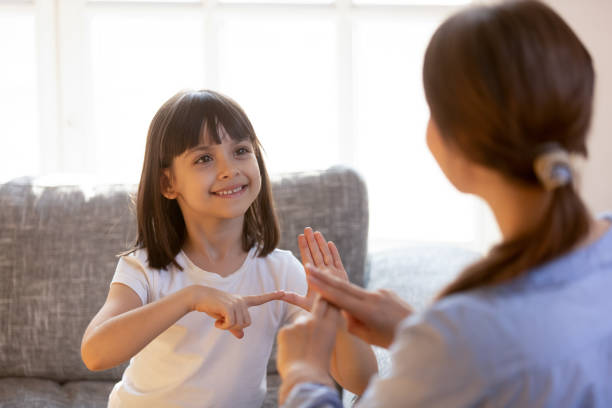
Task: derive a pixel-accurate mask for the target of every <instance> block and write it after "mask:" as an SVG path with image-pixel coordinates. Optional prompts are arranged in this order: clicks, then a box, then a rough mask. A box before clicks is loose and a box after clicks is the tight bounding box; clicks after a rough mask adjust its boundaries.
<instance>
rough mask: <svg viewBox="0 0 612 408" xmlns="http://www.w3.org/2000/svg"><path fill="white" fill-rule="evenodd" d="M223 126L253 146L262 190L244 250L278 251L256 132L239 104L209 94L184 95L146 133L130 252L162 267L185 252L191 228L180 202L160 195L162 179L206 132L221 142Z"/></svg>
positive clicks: (250, 213) (249, 218)
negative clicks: (142, 251)
mask: <svg viewBox="0 0 612 408" xmlns="http://www.w3.org/2000/svg"><path fill="white" fill-rule="evenodd" d="M220 127H223V129H225V131H226V132H227V133H228V135H229V136H230V137H231V138H232V140H234V141H240V140H245V139H248V140H249V141H250V142H251V143H252V144H253V148H254V153H255V157H256V158H257V164H258V165H259V173H260V175H261V190H260V192H259V194H258V196H257V198H256V199H255V201H253V203H252V204H251V206H250V207H249V209H248V210H247V212H246V214H245V217H244V224H243V227H242V248H243V249H244V250H245V251H248V250H250V249H251V248H252V247H253V246H255V245H257V247H258V248H257V255H258V256H260V257H264V256H266V255H268V254H269V253H270V252H272V251H273V250H274V248H276V245H277V244H278V240H279V238H280V229H279V226H278V219H277V217H276V212H275V209H274V201H273V198H272V189H271V185H270V178H269V176H268V172H267V170H266V166H265V163H264V160H263V156H262V147H261V144H260V142H259V139H257V136H256V135H255V130H254V129H253V126H252V125H251V122H250V121H249V119H248V117H247V116H246V114H245V113H244V111H243V110H242V108H240V106H239V105H238V104H237V103H236V102H234V101H233V100H232V99H230V98H228V97H227V96H224V95H221V94H219V93H217V92H213V91H210V90H200V91H181V92H179V93H177V94H176V95H174V96H173V97H172V98H170V99H169V100H168V101H166V103H164V104H163V105H162V107H161V108H159V110H158V111H157V113H156V114H155V116H154V117H153V120H152V121H151V125H150V127H149V132H148V135H147V143H146V148H145V157H144V163H143V166H142V174H141V176H140V184H139V187H138V194H137V197H136V217H137V220H138V235H137V238H136V243H135V244H134V246H133V247H132V249H131V250H129V251H127V252H125V253H123V254H121V255H124V254H127V253H130V252H132V251H134V250H136V249H138V248H146V249H147V253H148V258H149V259H148V261H149V266H150V267H151V268H156V269H163V268H166V267H167V266H168V265H169V264H170V263H173V264H175V265H176V266H177V267H179V268H180V265H178V264H177V263H176V261H175V260H174V258H175V257H176V254H177V253H178V252H179V251H180V249H181V248H182V246H183V244H184V242H185V238H186V235H187V230H186V227H185V221H184V219H183V214H182V213H181V209H180V207H179V205H178V203H177V202H176V200H169V199H167V198H165V197H164V196H163V195H162V191H161V185H160V180H161V176H162V172H163V170H164V169H166V168H169V167H170V166H171V165H172V161H173V160H174V158H175V157H177V156H179V155H180V154H182V153H183V152H185V151H186V150H187V149H191V148H193V147H195V146H197V145H198V144H199V142H200V140H201V137H202V134H203V133H204V130H205V131H206V132H207V134H209V135H211V137H212V139H213V141H214V142H215V143H221V137H220V135H219V128H220Z"/></svg>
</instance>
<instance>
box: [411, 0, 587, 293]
mask: <svg viewBox="0 0 612 408" xmlns="http://www.w3.org/2000/svg"><path fill="white" fill-rule="evenodd" d="M423 83H424V88H425V95H426V98H427V102H428V104H429V107H430V111H431V116H432V119H433V121H434V122H435V123H436V124H437V126H438V128H439V129H440V133H441V135H442V138H443V139H444V140H445V142H447V143H449V144H451V145H453V146H455V147H456V148H458V149H459V151H461V153H462V154H464V155H465V157H467V158H468V159H469V160H471V161H473V162H475V163H479V164H481V165H483V166H486V167H488V168H491V169H494V170H496V171H497V172H499V173H500V174H502V175H503V176H505V177H507V178H509V179H512V180H514V181H515V182H518V183H523V184H525V185H531V186H534V187H537V186H540V184H539V182H538V179H537V177H536V174H535V172H534V170H533V162H534V159H535V157H536V156H537V154H538V153H539V152H540V151H539V149H540V148H541V146H543V145H545V144H546V143H557V144H558V145H560V146H561V147H563V148H564V149H565V150H567V151H568V152H570V153H578V154H581V155H584V156H586V154H587V149H586V134H587V131H588V129H589V125H590V120H591V110H592V100H593V87H594V72H593V66H592V62H591V57H590V55H589V53H588V51H587V50H586V48H585V47H584V46H583V44H582V43H581V42H580V40H579V39H578V37H577V36H576V35H575V34H574V32H573V31H572V29H571V28H570V27H569V26H568V25H567V24H566V23H565V22H564V21H563V20H562V19H561V17H559V16H558V15H557V14H556V13H555V12H554V11H553V10H552V9H550V8H549V7H548V6H546V5H544V4H543V3H541V2H539V1H531V0H527V1H510V2H504V3H501V4H498V5H494V6H477V7H471V8H468V9H466V10H464V11H462V12H459V13H458V14H455V15H454V16H451V17H450V18H449V19H448V20H446V21H445V22H444V23H443V24H442V25H441V26H440V27H439V28H438V29H437V31H436V32H435V34H434V35H433V37H432V39H431V41H430V43H429V46H428V48H427V51H426V54H425V62H424V66H423ZM541 188H543V187H541ZM550 194H551V199H550V207H549V208H548V209H547V211H546V212H545V215H544V216H543V217H542V219H541V220H539V223H538V225H536V226H535V227H534V228H533V229H532V230H531V231H528V232H526V233H524V234H523V235H521V236H519V237H516V238H513V239H510V240H506V241H504V242H502V243H501V244H499V245H497V246H495V247H493V248H492V249H491V251H490V253H489V254H488V255H487V256H486V257H485V258H484V259H482V260H481V261H479V262H477V263H475V264H473V265H471V266H469V267H468V268H467V269H466V270H464V271H463V273H462V274H461V275H460V276H459V277H458V278H457V279H456V280H455V281H454V282H453V283H451V284H450V285H449V286H448V287H447V288H445V289H444V290H443V291H442V293H441V294H440V295H439V297H444V296H447V295H450V294H453V293H457V292H460V291H465V290H469V289H473V288H477V287H481V286H486V285H492V284H498V283H501V282H505V281H508V280H510V279H512V278H515V277H517V276H519V275H521V274H524V273H526V272H527V271H528V270H530V269H532V268H534V267H536V266H538V265H541V264H543V263H545V262H546V261H549V260H552V259H553V258H556V257H558V256H560V255H562V254H564V253H566V252H568V251H569V250H570V249H571V248H572V247H574V246H575V245H576V244H577V243H578V242H579V241H580V240H581V239H582V238H584V237H585V236H586V235H587V233H588V231H589V220H590V216H589V214H588V212H587V210H586V208H585V206H584V204H583V202H582V201H581V199H580V197H579V196H578V194H577V192H576V191H575V189H574V186H572V185H571V184H570V185H566V186H563V187H560V188H557V189H555V190H553V191H552V192H551V193H550Z"/></svg>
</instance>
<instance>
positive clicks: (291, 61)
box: [0, 0, 497, 249]
mask: <svg viewBox="0 0 612 408" xmlns="http://www.w3.org/2000/svg"><path fill="white" fill-rule="evenodd" d="M467 2H468V1H467V0H429V1H427V0H419V1H417V0H354V2H353V3H351V2H350V0H203V1H199V0H183V1H172V0H164V1H154V0H130V1H122V0H90V1H86V0H72V1H66V2H64V1H59V2H48V1H44V0H32V1H25V0H24V1H13V2H11V3H8V4H4V3H0V35H1V37H0V51H1V52H2V55H3V57H4V58H3V59H4V60H6V61H7V63H6V64H4V63H3V64H2V65H0V74H2V75H1V76H0V105H1V106H0V107H1V108H2V111H3V112H4V113H9V114H7V115H5V116H6V118H7V120H5V121H3V122H4V123H2V124H0V127H1V132H2V135H3V136H2V139H1V141H0V151H1V152H2V153H1V154H2V162H1V163H0V178H2V179H3V180H5V179H10V178H13V177H17V176H21V175H25V174H32V175H41V174H47V173H57V172H61V173H66V172H69V173H88V174H92V175H95V176H97V177H99V178H101V179H103V180H105V181H113V182H133V183H135V182H137V181H138V178H139V175H140V169H141V166H142V158H143V152H144V143H145V138H146V132H147V128H148V125H149V123H150V120H151V119H152V117H153V115H154V113H155V111H156V110H157V109H158V108H159V106H161V104H162V103H163V102H164V101H165V100H166V99H167V98H169V97H170V96H171V95H172V94H174V93H175V92H176V91H178V90H179V89H184V88H210V89H215V90H218V91H220V92H222V93H225V94H227V95H229V96H231V97H232V98H234V99H235V100H236V101H237V102H238V103H239V104H240V105H241V106H242V107H243V108H244V109H245V111H246V113H247V114H248V115H249V117H250V119H251V120H252V122H253V125H254V127H255V130H256V132H257V134H258V136H259V138H260V139H261V140H262V143H263V145H264V148H265V151H266V153H267V156H268V157H267V162H268V167H269V170H270V172H271V173H282V172H289V171H300V170H307V169H321V168H326V167H328V166H331V165H334V164H346V165H350V166H353V167H354V168H356V169H357V170H358V171H359V172H360V173H361V174H362V175H363V177H364V179H365V180H366V182H367V184H368V189H369V198H370V208H371V217H370V218H371V224H370V238H371V246H372V247H373V248H384V247H389V246H395V245H399V244H402V243H405V242H406V241H447V242H450V243H455V244H460V245H463V246H467V247H472V248H476V249H483V248H486V246H487V245H488V244H489V243H490V242H491V241H492V240H494V239H495V238H496V237H497V233H496V231H495V230H494V228H493V227H492V225H493V223H492V221H491V216H490V214H488V213H487V212H486V211H485V209H484V205H483V204H481V203H479V202H477V201H476V200H475V199H474V198H472V197H468V196H463V195H461V194H459V193H457V192H456V191H455V190H454V189H453V188H452V186H450V184H449V183H448V182H447V181H446V179H445V178H444V176H443V175H442V173H441V172H440V171H439V170H438V168H437V166H436V165H435V162H434V161H433V158H432V157H431V156H430V154H429V152H428V150H427V148H426V146H425V126H426V123H427V118H428V111H427V106H426V104H425V100H424V96H423V90H422V84H421V66H422V58H423V53H424V50H425V47H426V45H427V42H428V41H429V38H430V36H431V34H432V33H433V31H434V30H435V28H436V27H437V25H438V24H439V23H440V22H441V21H442V20H443V19H444V18H445V17H446V16H448V15H449V14H450V13H452V12H454V11H455V10H457V9H458V8H459V7H460V6H461V5H463V4H465V3H467ZM449 203H452V205H449Z"/></svg>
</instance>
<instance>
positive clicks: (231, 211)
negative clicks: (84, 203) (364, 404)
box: [81, 91, 371, 408]
mask: <svg viewBox="0 0 612 408" xmlns="http://www.w3.org/2000/svg"><path fill="white" fill-rule="evenodd" d="M136 210H137V219H138V236H137V240H136V244H135V246H134V247H133V248H132V249H131V250H130V251H128V252H126V253H123V254H122V256H121V257H120V259H119V262H118V265H117V269H116V271H115V275H114V277H113V279H112V283H111V285H110V290H109V294H108V298H107V299H106V302H105V303H104V305H103V306H102V308H101V309H100V311H99V312H98V314H97V315H96V316H95V317H94V318H93V319H92V321H91V323H90V324H89V327H88V328H87V330H86V332H85V334H84V336H83V342H82V348H81V352H82V357H83V361H84V362H85V364H86V365H87V367H88V368H90V369H91V370H105V369H108V368H111V367H114V366H117V365H119V364H121V363H123V362H125V361H127V360H128V359H129V360H130V364H129V365H128V367H127V369H126V370H125V372H124V374H123V378H122V380H121V381H120V382H119V383H117V384H116V385H115V387H114V388H113V390H112V392H111V395H110V398H109V406H110V407H126V406H129V407H147V408H149V407H154V406H164V407H171V406H172V407H175V406H180V407H192V406H193V407H230V406H231V407H259V406H261V404H262V402H263V400H264V396H265V393H266V366H267V363H268V359H269V357H270V353H271V350H272V346H273V343H274V338H275V335H276V333H277V331H278V330H279V329H280V327H282V326H283V325H285V324H287V323H290V322H292V321H293V320H294V319H295V318H296V317H297V316H298V315H299V314H300V313H306V312H300V310H301V309H300V308H299V307H296V306H293V305H287V304H286V303H284V302H271V301H273V300H278V299H280V298H281V297H282V295H283V291H284V290H291V291H297V292H299V293H301V294H304V293H306V292H307V283H306V277H305V274H304V269H303V267H302V265H301V264H300V262H299V261H298V260H297V259H296V258H295V257H294V256H293V255H292V254H291V252H289V251H283V250H279V249H276V245H277V243H278V240H279V227H278V221H277V219H276V215H275V212H274V206H273V200H272V193H271V188H270V180H269V177H268V174H267V171H266V167H265V164H264V161H263V158H262V154H261V146H260V143H259V141H258V139H257V137H256V135H255V132H254V130H253V127H252V125H251V123H250V121H249V120H248V118H247V116H246V115H245V113H244V112H243V111H242V109H241V108H240V107H239V106H238V105H237V104H236V103H235V102H234V101H233V100H231V99H229V98H227V97H225V96H223V95H220V94H218V93H216V92H212V91H186V92H180V93H178V94H176V95H175V96H173V97H172V98H171V99H170V100H168V101H167V102H166V103H165V104H164V105H163V106H162V107H161V108H160V109H159V111H158V112H157V114H156V115H155V117H154V118H153V121H152V123H151V126H150V128H149V133H148V137H147V145H146V152H145V159H144V165H143V171H142V176H141V181H140V185H139V188H138V196H137V200H136ZM255 306H257V307H255ZM249 326H251V327H249ZM247 327H249V328H248V330H246V328H247ZM337 347H338V348H339V349H342V350H349V352H348V353H346V352H344V354H342V356H345V357H346V358H344V359H342V358H340V359H339V360H338V362H337V363H338V364H337V365H336V368H337V372H336V373H335V376H336V377H337V380H338V382H339V383H340V384H342V385H343V386H345V387H346V388H348V389H351V390H354V392H357V393H360V392H361V391H362V390H363V389H364V388H365V385H366V381H367V378H368V377H369V374H371V373H367V375H366V376H364V375H362V374H363V369H362V368H361V367H363V366H354V364H353V363H352V361H357V360H358V359H357V358H354V357H355V355H354V354H351V351H353V350H354V353H359V354H361V355H363V354H364V353H371V350H370V349H369V347H368V346H367V345H366V344H365V343H363V342H361V341H360V340H358V339H357V338H354V337H352V336H349V335H346V336H339V337H338V341H337ZM332 374H334V373H332ZM363 378H365V379H366V381H363V380H361V379H363Z"/></svg>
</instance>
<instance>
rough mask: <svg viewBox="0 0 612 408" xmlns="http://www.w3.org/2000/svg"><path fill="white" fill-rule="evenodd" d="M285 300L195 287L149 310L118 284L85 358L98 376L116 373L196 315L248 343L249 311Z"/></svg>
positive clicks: (88, 337) (84, 347) (94, 325)
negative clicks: (102, 372)
mask: <svg viewBox="0 0 612 408" xmlns="http://www.w3.org/2000/svg"><path fill="white" fill-rule="evenodd" d="M281 296H282V292H272V293H267V294H263V295H259V296H237V295H232V294H229V293H225V292H222V291H219V290H216V289H214V288H209V287H205V286H200V285H192V286H188V287H186V288H184V289H181V290H179V291H177V292H175V293H172V294H170V295H168V296H165V297H164V298H162V299H160V300H157V301H155V302H153V303H149V304H147V305H144V306H143V305H142V301H141V300H140V297H139V296H138V295H137V294H136V292H134V291H133V290H132V289H131V288H129V287H128V286H126V285H123V284H120V283H113V284H112V285H111V288H110V290H109V293H108V297H107V299H106V302H105V303H104V305H103V306H102V308H101V309H100V311H99V312H98V313H97V314H96V316H95V317H94V318H93V319H92V321H91V322H90V323H89V326H88V327H87V330H85V334H84V335H83V341H82V343H81V357H82V359H83V362H84V363H85V365H86V366H87V368H89V369H90V370H93V371H99V370H107V369H109V368H112V367H115V366H117V365H119V364H121V363H123V362H124V361H127V360H128V359H130V358H131V357H132V356H134V355H135V354H137V353H138V352H139V351H140V350H142V349H143V348H144V347H145V346H146V345H147V344H149V343H150V342H151V341H152V340H153V339H154V338H156V337H157V336H158V335H160V334H161V333H162V332H163V331H165V330H166V329H167V328H169V327H170V326H172V325H173V324H174V323H175V322H176V321H177V320H179V319H180V318H181V317H183V316H184V315H185V314H187V313H189V312H192V311H199V312H204V313H206V314H208V315H210V316H212V317H213V318H215V319H216V322H215V326H216V327H217V328H219V329H224V330H229V331H230V332H232V334H233V335H234V336H236V337H238V338H242V336H243V335H244V334H243V331H242V329H243V328H245V327H247V326H249V325H250V324H251V319H250V316H249V312H248V308H249V307H250V306H256V305H260V304H263V303H266V302H268V301H270V300H275V299H280V298H281Z"/></svg>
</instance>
